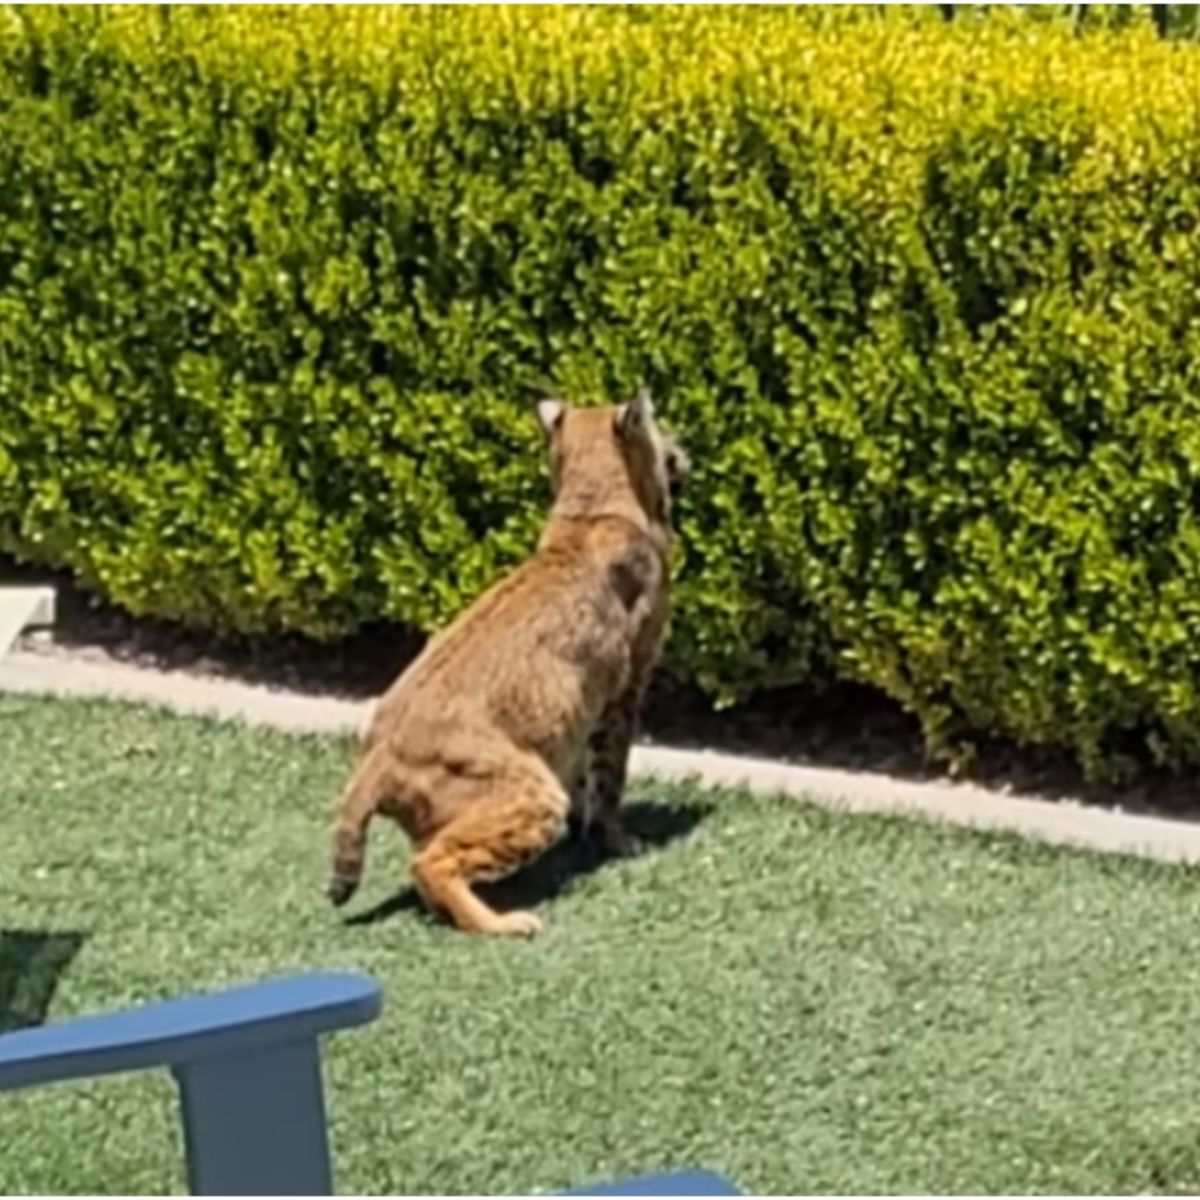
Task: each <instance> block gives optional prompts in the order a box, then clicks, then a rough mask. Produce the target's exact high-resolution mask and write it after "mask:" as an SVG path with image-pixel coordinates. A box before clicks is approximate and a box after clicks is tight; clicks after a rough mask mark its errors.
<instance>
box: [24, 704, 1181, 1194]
mask: <svg viewBox="0 0 1200 1200" xmlns="http://www.w3.org/2000/svg"><path fill="white" fill-rule="evenodd" d="M349 755H350V747H349V744H348V742H346V741H342V740H338V739H320V738H309V739H297V738H292V737H288V736H285V735H274V734H269V733H264V732H261V731H251V730H248V729H245V728H241V727H238V726H235V725H221V724H217V723H214V722H208V721H201V720H195V719H181V718H176V717H171V716H168V715H164V714H160V713H156V712H153V711H150V710H147V709H140V708H135V707H128V706H120V705H112V704H103V703H67V702H62V701H42V700H31V699H25V698H16V697H11V696H0V771H2V773H0V884H2V888H3V891H2V896H3V902H2V903H3V907H2V909H0V929H2V930H3V932H0V1022H4V1021H7V1022H8V1023H9V1024H12V1023H15V1022H16V1021H18V1020H20V1019H23V1018H26V1019H27V1018H28V1017H30V1016H33V1015H37V1013H38V1012H39V1011H40V1010H41V1008H42V1007H44V1005H45V1003H46V1000H47V993H48V989H47V988H46V987H45V986H43V985H44V984H45V983H46V981H47V980H48V979H54V978H56V979H57V987H56V989H55V990H54V991H53V995H52V998H50V999H49V1011H48V1015H49V1016H50V1017H51V1018H55V1017H61V1016H65V1015H67V1014H69V1013H75V1012H83V1011H88V1010H92V1009H96V1008H107V1007H112V1006H115V1005H119V1004H122V1003H124V1002H126V1001H131V1000H136V999H143V998H149V997H158V996H165V995H169V994H171V993H174V992H178V991H181V990H188V989H192V988H200V987H209V986H214V985H218V984H223V983H229V982H234V981H242V980H247V979H253V978H256V977H260V976H264V975H270V974H273V973H277V972H282V971H289V970H296V969H300V968H307V967H351V968H358V969H361V970H364V971H367V972H370V973H371V974H373V975H374V976H375V977H376V978H377V979H379V980H380V981H381V982H382V984H383V986H384V991H385V1012H384V1016H383V1017H382V1019H381V1020H380V1021H379V1022H377V1023H376V1024H374V1025H371V1026H367V1027H365V1028H364V1029H361V1030H357V1031H353V1032H349V1033H346V1034H343V1035H341V1036H339V1037H337V1038H335V1039H333V1040H332V1041H331V1042H330V1043H329V1044H328V1049H327V1057H326V1063H327V1079H328V1083H329V1088H330V1095H329V1101H330V1107H331V1114H332V1121H333V1138H334V1152H335V1156H336V1166H337V1171H338V1186H339V1188H340V1190H342V1191H351V1192H371V1193H378V1192H392V1193H395V1192H407V1193H421V1192H435V1193H447V1192H448V1193H461V1192H467V1193H479V1192H483V1193H488V1192H505V1191H508V1192H528V1191H530V1190H553V1189H561V1188H562V1187H563V1186H564V1185H568V1184H573V1183H574V1184H578V1183H583V1182H586V1181H587V1180H589V1179H593V1178H596V1177H603V1176H608V1175H612V1174H617V1173H624V1172H632V1171H642V1170H651V1169H655V1168H658V1167H663V1166H673V1165H679V1164H697V1165H705V1166H710V1167H714V1168H717V1169H719V1170H723V1171H725V1172H726V1173H728V1174H729V1175H730V1176H731V1177H732V1178H734V1179H735V1180H736V1181H738V1183H739V1184H740V1185H741V1186H742V1187H743V1188H745V1189H748V1190H753V1191H759V1192H768V1193H772V1192H801V1193H814V1192H816V1193H823V1192H839V1193H840V1192H851V1193H859V1194H872V1193H887V1192H906V1193H964V1192H987V1193H1014V1192H1016V1193H1030V1192H1051V1193H1076V1192H1083V1193H1128V1192H1147V1191H1151V1192H1177V1193H1187V1192H1194V1191H1196V1190H1197V1189H1198V1188H1200V1089H1198V1088H1197V1087H1196V1080H1197V1079H1198V1078H1200V1037H1197V1036H1196V1031H1197V1030H1198V1029H1200V955H1197V953H1196V944H1197V930H1198V929H1200V889H1198V888H1197V886H1196V884H1197V879H1196V876H1195V874H1194V873H1192V872H1189V871H1187V870H1184V869H1181V868H1167V867H1160V866H1152V865H1147V864H1142V863H1138V862H1135V861H1129V860H1120V859H1111V858H1100V857H1092V856H1088V855H1085V854H1080V853H1074V852H1062V851H1053V850H1049V849H1045V848H1038V847H1035V846H1031V845H1027V844H1025V843H1022V842H1020V841H1017V840H1015V839H1011V838H1007V837H989V836H980V835H974V834H967V833H962V832H956V831H952V830H949V829H943V828H936V827H932V826H926V825H922V824H918V823H913V822H909V821H904V820H898V819H895V820H894V819H884V818H875V817H851V816H842V815H830V814H828V813H824V812H822V811H820V810H818V809H816V808H814V807H811V806H808V805H805V804H801V803H798V802H797V801H795V800H782V799H781V800H763V799H755V798H752V797H750V796H748V795H742V794H739V793H731V792H705V791H702V790H700V789H698V788H682V787H665V786H642V787H640V788H638V789H637V790H636V792H635V795H634V796H633V797H632V798H631V801H630V806H631V812H632V813H633V815H634V817H635V818H636V822H637V825H638V826H639V827H640V829H641V831H642V832H643V833H645V834H647V835H648V836H649V837H650V838H651V840H652V841H653V842H655V843H656V844H655V845H654V847H653V849H651V850H650V851H649V852H648V853H647V854H646V855H645V856H644V857H642V858H640V859H637V860H633V861H628V862H623V863H619V864H600V863H598V862H596V861H595V860H593V859H591V858H589V857H588V856H587V855H585V854H582V853H580V854H576V855H572V854H568V853H560V854H559V855H557V856H556V857H555V858H554V859H553V860H552V861H551V862H550V863H548V864H545V865H544V866H543V868H542V869H541V870H539V871H535V872H534V874H533V876H532V878H531V879H527V880H526V881H524V882H522V883H521V884H520V886H519V888H518V889H517V891H519V892H522V893H525V897H524V898H525V899H533V900H534V901H535V902H536V903H537V904H538V908H539V911H540V912H542V913H543V915H544V916H546V918H547V922H548V927H547V931H546V933H545V934H544V935H543V937H541V938H540V939H537V940H535V941H533V942H531V943H522V944H512V943H497V942H488V941H477V940H471V939H468V938H464V937H462V936H459V935H456V934H454V933H451V932H449V931H447V930H445V929H444V928H442V927H441V926H439V925H438V924H436V923H434V922H432V921H430V920H428V919H427V918H425V917H424V915H423V914H421V913H420V912H419V911H417V910H416V909H414V908H413V907H411V906H410V905H408V904H406V903H405V902H404V901H403V898H401V899H400V901H398V902H389V898H391V897H393V896H394V895H395V893H396V891H397V889H398V888H399V887H400V886H401V885H402V884H403V882H404V878H405V876H404V871H403V862H404V848H403V844H402V840H401V839H400V837H399V836H398V835H397V834H395V833H394V832H393V831H392V830H390V829H388V828H386V827H383V826H381V827H379V828H378V829H377V832H376V836H375V839H374V842H373V844H372V855H371V858H370V861H369V863H368V874H367V880H366V885H365V888H364V893H363V894H362V896H361V897H360V898H359V899H357V900H356V902H355V904H354V905H353V908H354V910H355V913H357V914H358V915H359V916H360V917H362V916H363V915H364V914H365V915H367V916H368V917H373V919H369V920H365V921H362V920H360V921H359V922H358V923H356V924H346V923H345V918H344V914H342V913H336V912H335V911H334V910H332V909H330V908H329V907H328V906H327V904H326V903H325V901H324V899H323V896H322V888H323V885H324V883H325V872H326V850H327V846H326V836H325V835H326V829H327V825H328V820H329V814H330V803H331V797H332V796H333V794H334V793H335V791H336V790H337V787H338V785H339V783H340V781H341V779H342V776H343V772H344V769H345V767H346V765H347V762H348V760H349ZM511 890H512V889H510V892H511ZM510 898H511V897H510ZM182 1186H183V1179H182V1173H181V1165H180V1147H179V1143H178V1132H177V1128H176V1119H175V1112H174V1107H173V1094H172V1087H171V1085H170V1083H169V1081H168V1079H166V1078H165V1077H161V1076H150V1077H143V1076H137V1077H127V1078H114V1079H109V1080H104V1081H99V1082H96V1083H93V1084H88V1085H83V1086H72V1085H63V1086H59V1087H56V1088H52V1089H48V1090H44V1091H38V1092H27V1093H20V1094H17V1095H13V1096H4V1097H0V1191H3V1192H5V1193H9V1194H12V1193H22V1192H24V1193H33V1194H38V1193H42V1194H45V1193H55V1192H102V1193H104V1192H110V1193H111V1192H126V1193H128V1192H159V1191H180V1190H182Z"/></svg>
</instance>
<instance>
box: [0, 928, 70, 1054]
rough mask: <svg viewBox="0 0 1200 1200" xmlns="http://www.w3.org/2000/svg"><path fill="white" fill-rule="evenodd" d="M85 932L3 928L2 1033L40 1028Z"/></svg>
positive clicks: (0, 943)
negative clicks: (56, 989) (32, 1027)
mask: <svg viewBox="0 0 1200 1200" xmlns="http://www.w3.org/2000/svg"><path fill="white" fill-rule="evenodd" d="M85 936H86V935H85V934H82V933H43V932H40V931H34V930H24V929H0V1033H6V1032H8V1031H9V1030H13V1029H23V1028H25V1027H26V1026H28V1025H40V1024H42V1022H43V1021H45V1019H46V1013H47V1012H49V1010H50V1002H51V1001H52V1000H53V999H54V991H55V988H57V987H58V981H59V979H60V978H61V976H62V973H63V972H64V971H65V970H66V969H67V967H69V966H70V965H71V961H72V959H74V957H75V955H76V954H78V953H79V949H80V947H81V946H82V945H83V943H84V939H85Z"/></svg>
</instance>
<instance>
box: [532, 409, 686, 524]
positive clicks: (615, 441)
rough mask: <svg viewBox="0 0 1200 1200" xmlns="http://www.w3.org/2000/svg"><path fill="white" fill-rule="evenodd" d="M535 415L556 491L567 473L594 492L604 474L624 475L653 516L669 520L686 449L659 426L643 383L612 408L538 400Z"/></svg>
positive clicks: (681, 479) (681, 480) (682, 478)
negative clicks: (630, 397) (546, 446)
mask: <svg viewBox="0 0 1200 1200" xmlns="http://www.w3.org/2000/svg"><path fill="white" fill-rule="evenodd" d="M538 417H539V419H540V421H541V423H542V427H543V429H544V430H545V432H546V436H547V438H548V439H549V443H550V464H551V475H552V477H553V484H554V491H555V494H556V495H558V494H559V492H560V491H561V490H562V488H563V485H564V482H565V481H566V480H567V479H568V478H569V479H571V481H572V483H573V484H574V485H575V486H576V487H582V488H584V489H586V490H588V491H595V492H596V493H597V494H598V493H599V491H601V490H602V487H603V476H605V475H606V474H607V475H608V476H610V477H616V476H618V475H621V476H624V477H625V478H626V479H627V480H628V481H629V483H631V484H632V486H633V490H634V492H635V493H636V494H637V498H638V502H639V504H640V505H641V507H642V508H643V509H644V511H645V512H646V514H647V515H648V516H649V517H650V518H651V520H654V521H659V522H662V523H663V524H667V523H669V521H670V513H671V502H672V500H673V499H674V497H675V496H676V495H677V494H678V492H679V490H680V488H681V487H682V486H683V483H684V481H685V480H686V478H687V475H688V470H689V464H688V458H687V454H686V453H685V451H684V449H683V447H682V446H681V445H680V443H679V440H678V439H677V438H676V437H675V436H674V435H673V434H671V433H668V432H666V431H665V430H663V429H661V428H660V427H659V425H658V423H657V422H656V420H655V417H654V405H653V402H652V401H651V399H650V394H649V392H647V391H646V390H645V389H644V388H643V389H642V390H641V391H640V392H638V394H637V396H635V397H634V399H633V400H631V401H629V403H628V404H620V405H616V406H615V407H610V408H569V407H568V406H567V405H565V404H564V403H563V402H562V401H560V400H542V401H541V402H540V403H539V404H538Z"/></svg>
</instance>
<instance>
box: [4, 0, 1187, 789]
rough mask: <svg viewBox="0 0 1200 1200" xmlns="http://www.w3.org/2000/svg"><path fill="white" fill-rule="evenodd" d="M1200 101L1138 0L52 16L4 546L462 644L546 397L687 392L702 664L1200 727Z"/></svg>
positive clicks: (18, 19) (235, 610)
mask: <svg viewBox="0 0 1200 1200" xmlns="http://www.w3.org/2000/svg"><path fill="white" fill-rule="evenodd" d="M1197 113H1200V58H1198V52H1197V51H1196V50H1194V49H1193V48H1192V47H1190V46H1186V45H1169V44H1165V43H1162V42H1159V41H1157V40H1156V39H1155V37H1154V35H1153V32H1152V30H1151V29H1150V28H1149V25H1148V23H1147V22H1146V21H1145V20H1143V19H1141V18H1138V19H1137V20H1134V21H1133V22H1132V23H1131V25H1130V27H1129V28H1127V29H1124V30H1121V31H1112V30H1108V31H1106V30H1103V29H1098V30H1096V31H1094V32H1087V31H1086V30H1085V32H1084V33H1083V34H1082V35H1080V36H1074V35H1073V34H1072V32H1071V27H1070V24H1069V22H1065V21H1059V22H1055V21H1047V20H1044V19H1037V20H1035V19H1033V18H1032V17H1030V16H1029V15H1028V14H1026V15H1022V14H1020V13H1012V12H1007V13H1005V12H1001V13H999V14H996V15H994V16H992V17H990V18H988V19H986V20H969V21H966V20H964V21H955V22H952V23H949V24H947V23H945V22H942V21H941V20H940V19H939V18H938V16H937V12H936V10H935V9H930V10H925V11H922V12H917V13H913V12H907V13H890V14H884V15H878V14H874V15H872V14H869V13H866V14H864V13H863V12H853V11H851V12H841V13H832V14H831V13H829V12H828V11H824V12H823V11H820V10H817V11H815V12H813V11H810V12H796V11H787V10H780V9H763V10H736V9H706V10H691V11H679V10H671V9H654V10H632V11H631V10H625V9H599V8H580V9H554V8H532V9H530V8H521V9H506V10H491V11H489V10H480V9H457V10H445V9H441V10H437V9H434V10H421V9H386V8H384V9H361V10H360V9H341V10H337V11H334V10H328V9H284V10H270V9H240V10H239V9H215V10H208V9H190V8H188V9H175V10H161V11H159V10H152V9H111V10H101V11H92V10H82V9H62V10H54V9H14V8H10V9H8V10H7V11H6V12H4V13H3V14H0V549H2V550H4V551H7V552H9V553H13V554H16V555H18V556H19V557H21V558H24V559H27V560H31V561H37V562H41V563H47V564H53V565H56V566H64V567H68V568H70V569H71V570H73V571H74V572H76V573H77V574H78V575H79V577H80V578H81V579H83V580H84V581H85V582H86V583H87V584H88V585H89V586H91V587H93V588H95V589H97V590H98V591H100V592H102V593H103V594H105V595H106V596H108V597H109V598H111V599H112V600H114V601H116V602H117V603H119V604H121V605H123V606H124V607H126V608H127V609H129V610H131V611H133V612H135V613H152V614H157V615H162V616H166V617H170V618H176V619H179V620H182V621H185V622H188V623H192V624H196V625H202V626H208V627H213V628H221V629H232V630H241V631H282V630H293V631H301V632H303V633H306V634H310V635H313V636H316V637H322V638H325V637H333V636H335V635H339V634H343V633H347V632H349V631H351V630H353V629H354V628H356V627H357V626H359V625H361V624H362V623H364V622H367V621H370V620H373V619H378V618H388V619H393V620H396V621H401V622H404V623H407V624H409V625H412V626H416V627H419V628H422V629H429V628H431V627H433V626H434V625H436V624H437V623H439V622H441V621H443V620H445V619H446V618H447V617H449V616H450V615H451V614H452V613H453V612H454V611H455V610H457V609H458V608H459V607H460V606H461V605H462V604H463V602H464V601H465V600H466V599H467V598H468V597H469V596H471V595H473V594H475V593H476V592H477V591H478V590H479V589H480V588H481V587H482V586H483V585H484V584H485V583H487V582H488V581H489V580H491V579H492V578H494V577H495V576H496V574H497V573H498V572H499V571H501V570H502V569H504V568H505V567H506V566H507V565H508V564H510V563H511V562H513V561H514V560H515V559H516V558H517V557H518V556H520V555H521V554H522V553H524V552H525V551H526V550H527V549H528V548H529V546H530V545H531V542H532V539H533V537H534V534H535V530H536V528H537V525H538V521H539V519H540V515H541V512H542V511H543V508H544V503H545V474H544V468H543V464H542V454H541V449H540V445H539V441H538V437H537V433H536V430H535V428H534V424H533V422H532V420H531V418H530V416H529V409H528V400H529V397H530V395H531V394H532V389H533V388H535V387H536V385H537V384H538V383H539V382H540V381H542V380H544V379H552V380H553V381H555V383H556V384H557V385H558V386H559V387H560V388H561V389H562V390H563V391H564V392H565V393H566V394H567V395H568V396H571V397H574V398H580V399H601V398H604V397H612V396H617V395H623V394H625V393H627V392H629V391H630V390H631V389H632V388H633V387H634V385H635V384H636V382H637V381H638V380H640V379H643V378H644V379H646V380H647V381H648V382H649V383H650V384H651V386H652V387H653V388H654V390H655V392H656V394H657V395H658V397H659V398H660V402H661V405H662V407H663V409H664V411H665V414H666V417H667V419H668V420H669V421H670V422H671V423H672V424H673V425H675V426H676V427H677V428H678V429H679V430H680V431H681V432H682V433H683V435H684V437H685V440H686V442H687V444H688V445H689V448H690V449H691V451H692V455H693V458H694V459H695V462H696V465H697V472H696V476H695V481H694V484H693V486H692V488H691V491H690V494H689V496H688V497H687V500H686V503H685V504H684V506H683V509H682V514H681V523H682V532H683V550H682V555H681V559H682V561H681V576H680V578H681V583H680V593H679V605H678V613H677V619H676V626H675V634H674V638H673V642H672V648H671V661H672V663H673V666H674V668H675V670H676V671H678V672H679V673H681V674H683V675H686V676H687V677H689V678H691V679H694V680H696V681H698V682H699V683H700V684H701V685H702V686H704V687H705V688H706V689H708V690H709V691H710V692H712V693H713V694H715V695H716V696H718V697H719V698H720V699H722V700H727V699H730V698H732V697H735V696H738V695H741V694H744V693H746V692H747V691H748V690H751V689H753V688H757V687H767V686H771V685H775V684H781V683H787V682H794V681H799V680H805V681H811V682H813V683H821V682H826V681H829V680H831V679H835V678H853V679H857V680H861V681H865V682H868V683H870V684H873V685H876V686H878V687H880V688H882V689H884V690H885V691H886V692H888V693H889V694H890V695H892V696H894V697H896V698H898V699H899V700H900V701H902V702H903V703H904V704H905V705H907V706H908V707H909V708H910V709H911V710H913V711H914V712H916V713H917V714H918V715H919V716H920V718H921V720H922V722H923V725H924V727H925V729H926V732H927V734H928V736H929V739H930V744H931V746H932V747H933V749H934V750H936V751H942V750H945V749H946V748H948V747H953V746H957V745H959V744H961V741H962V739H963V738H964V737H968V736H969V735H971V734H973V733H981V732H987V733H997V734H1002V735H1006V736H1011V737H1014V738H1016V739H1019V740H1021V741H1023V742H1026V743H1032V744H1045V745H1051V746H1061V747H1068V748H1070V749H1071V750H1072V751H1073V752H1074V753H1076V754H1077V755H1078V756H1079V757H1080V759H1081V760H1082V761H1083V762H1084V764H1085V765H1086V766H1088V767H1089V768H1096V767H1099V766H1101V765H1102V764H1103V763H1105V762H1111V761H1112V757H1113V755H1114V754H1115V753H1117V752H1121V751H1124V750H1127V749H1130V748H1134V749H1140V748H1144V747H1145V746H1146V745H1149V746H1150V748H1151V749H1152V750H1153V751H1154V752H1155V753H1156V754H1158V755H1160V756H1161V757H1162V758H1163V759H1164V760H1166V761H1170V762H1173V763H1183V762H1188V761H1191V762H1195V761H1197V759H1200V530H1198V528H1197V521H1196V515H1195V514H1196V498H1197V480H1198V478H1200V389H1198V388H1197V363H1198V362H1200V354H1198V353H1197V351H1198V349H1200V334H1198V330H1200V293H1198V291H1197V284H1198V282H1200V241H1198V239H1197V232H1196V225H1197V221H1198V219H1200V119H1198V118H1197Z"/></svg>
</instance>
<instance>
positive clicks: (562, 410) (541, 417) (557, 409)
mask: <svg viewBox="0 0 1200 1200" xmlns="http://www.w3.org/2000/svg"><path fill="white" fill-rule="evenodd" d="M566 415H567V406H566V405H565V404H564V403H563V402H562V401H561V400H556V399H554V397H552V396H547V397H545V398H544V399H542V400H539V401H538V402H537V417H538V421H539V422H540V424H541V426H542V432H543V433H545V435H546V436H547V437H548V438H552V437H554V435H555V434H556V433H557V432H558V431H559V429H561V428H562V423H563V417H565V416H566Z"/></svg>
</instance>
